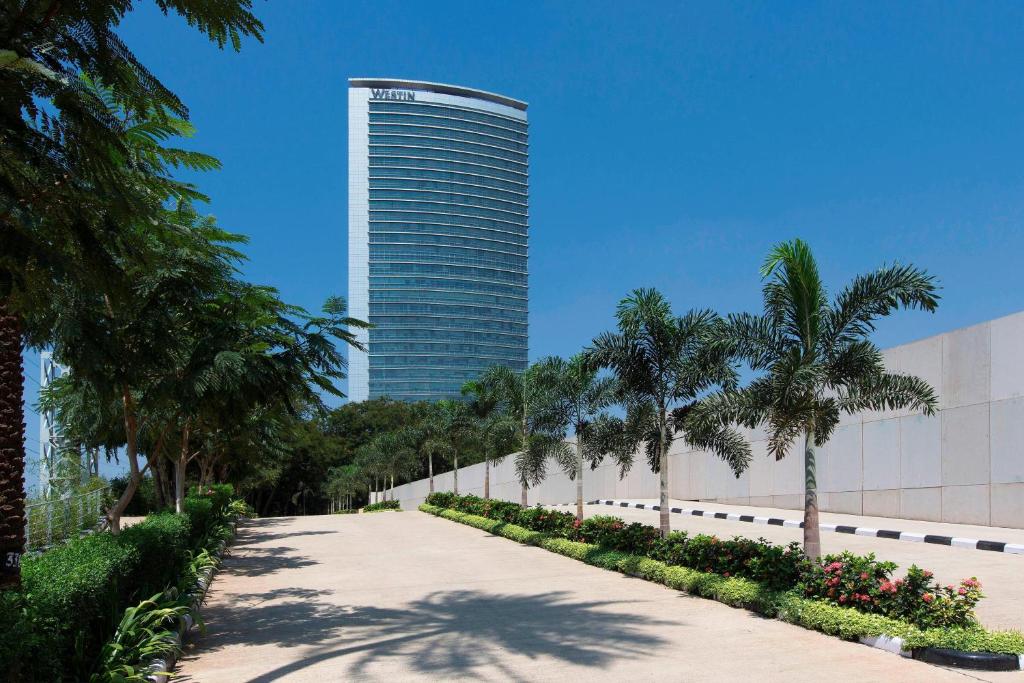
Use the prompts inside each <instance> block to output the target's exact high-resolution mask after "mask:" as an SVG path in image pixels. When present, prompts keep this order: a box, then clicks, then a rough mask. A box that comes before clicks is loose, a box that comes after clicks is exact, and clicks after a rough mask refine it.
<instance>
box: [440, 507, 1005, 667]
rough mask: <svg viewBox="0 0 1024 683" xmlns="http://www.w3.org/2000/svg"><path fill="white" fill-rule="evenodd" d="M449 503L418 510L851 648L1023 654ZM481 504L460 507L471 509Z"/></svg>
mask: <svg viewBox="0 0 1024 683" xmlns="http://www.w3.org/2000/svg"><path fill="white" fill-rule="evenodd" d="M449 495H450V494H441V497H440V498H429V499H428V503H426V504H424V505H421V506H420V510H422V511H424V512H428V513H430V514H433V515H437V516H439V517H444V518H445V519H450V520H452V521H456V522H460V523H462V524H468V525H469V526H473V527H476V528H478V529H482V530H484V531H487V532H490V533H493V534H495V535H499V536H504V537H505V538H508V539H511V540H514V541H518V542H519V543H525V544H528V545H535V546H539V547H541V548H544V549H545V550H549V551H551V552H555V553H558V554H560V555H565V556H566V557H571V558H573V559H576V560H580V561H581V562H586V563H587V564H590V565H593V566H596V567H601V568H603V569H611V570H614V571H619V572H622V573H625V574H629V575H631V576H636V577H639V578H642V579H645V580H648V581H654V582H656V583H660V584H663V585H665V586H668V587H669V588H672V589H675V590H680V591H685V592H687V593H691V594H693V595H698V596H701V597H706V598H710V599H713V600H717V601H718V602H722V603H725V604H727V605H730V606H732V607H738V608H744V609H749V610H751V611H754V612H757V613H758V614H763V615H765V616H767V617H772V618H778V619H781V620H783V621H787V622H789V623H792V624H796V625H799V626H803V627H804V628H808V629H812V630H816V631H821V632H822V633H826V634H829V635H834V636H838V637H840V638H843V639H846V640H856V639H858V638H862V637H863V638H867V637H875V636H881V635H886V636H891V637H897V638H901V639H902V640H903V647H904V648H905V649H907V650H913V649H917V648H921V647H941V648H954V649H958V650H964V651H970V652H996V653H1006V654H1021V653H1024V634H1022V633H1021V632H1019V631H1015V630H1009V631H988V630H986V629H984V628H982V627H981V626H980V625H978V624H977V623H976V622H973V621H972V623H970V624H969V625H965V626H962V627H951V628H950V627H943V628H931V627H925V628H921V627H918V626H916V625H914V624H912V623H909V622H907V621H904V620H902V619H897V618H893V617H889V616H884V615H882V614H878V613H868V612H864V611H860V610H858V609H855V608H854V607H846V606H842V605H839V604H835V603H834V602H832V601H828V600H821V599H817V598H813V597H806V596H804V595H801V594H800V591H799V590H797V589H796V588H794V589H791V590H775V589H772V588H771V587H769V585H768V584H766V583H763V582H759V581H754V580H751V579H749V578H745V577H742V576H735V575H734V576H725V575H724V574H719V573H715V572H713V571H712V572H707V571H703V570H699V569H694V568H691V567H685V566H679V565H674V564H668V563H666V562H664V561H662V560H658V559H654V558H652V557H647V556H643V555H639V554H634V553H630V552H623V551H620V550H613V549H611V548H609V547H606V546H601V545H598V544H596V543H585V542H582V541H574V540H570V539H569V538H566V537H563V536H561V535H557V534H551V533H545V532H541V531H535V530H533V529H530V528H527V527H525V526H520V525H518V524H515V523H514V522H512V521H506V520H503V519H499V518H489V517H486V516H482V515H477V514H474V513H469V512H464V511H460V510H459V509H457V508H455V507H447V506H444V507H442V506H440V505H437V504H436V502H435V501H438V500H442V501H449V502H455V501H454V499H452V498H447V497H445V496H449ZM467 498H470V499H472V498H473V497H472V496H468V497H467ZM480 500H481V499H476V500H468V501H459V502H461V503H462V504H463V505H464V506H467V507H472V506H475V505H477V501H480ZM488 502H490V503H494V502H498V503H499V505H498V506H497V508H496V509H501V510H504V511H506V513H507V512H508V510H509V508H507V507H506V505H507V504H505V503H501V502H500V501H488ZM517 507H518V506H517ZM554 514H561V513H554ZM570 517H572V515H570ZM545 521H547V520H545ZM620 521H621V520H620ZM695 538H696V537H695ZM823 561H824V560H823ZM834 561H836V560H831V561H829V562H828V564H831V563H832V562H834ZM946 588H949V587H948V586H947V587H946ZM954 588H955V587H954ZM922 602H927V601H922Z"/></svg>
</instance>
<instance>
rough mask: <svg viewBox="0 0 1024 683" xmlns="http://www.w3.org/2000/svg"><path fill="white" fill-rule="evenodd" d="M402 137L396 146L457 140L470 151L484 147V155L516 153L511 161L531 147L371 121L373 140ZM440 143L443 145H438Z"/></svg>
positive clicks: (476, 135) (501, 139) (463, 133)
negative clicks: (380, 137)
mask: <svg viewBox="0 0 1024 683" xmlns="http://www.w3.org/2000/svg"><path fill="white" fill-rule="evenodd" d="M392 135H394V136H400V137H401V138H402V139H400V140H397V141H395V142H394V143H395V144H406V143H407V142H406V140H404V138H407V137H412V138H414V140H413V141H410V142H408V143H409V144H420V142H417V141H415V140H429V141H428V142H425V144H428V145H429V146H446V145H447V144H449V141H451V140H456V141H458V142H467V143H469V145H470V146H471V148H470V151H471V152H472V151H474V150H473V147H478V145H482V146H483V147H484V154H490V152H489V151H490V150H501V151H503V152H513V153H516V154H515V155H513V156H510V157H508V158H509V159H517V158H518V156H519V155H522V156H525V155H527V154H528V153H529V147H528V146H527V145H526V144H525V143H523V142H516V141H515V140H509V139H507V138H504V137H495V136H493V135H484V134H483V133H469V132H466V131H463V130H451V129H449V128H429V127H426V126H406V125H400V124H395V123H375V122H374V121H373V120H371V121H370V136H371V139H374V137H377V136H392ZM438 142H440V143H441V144H439V145H438V144H437V143H438ZM453 148H456V150H459V148H464V147H463V146H461V145H460V146H457V147H453Z"/></svg>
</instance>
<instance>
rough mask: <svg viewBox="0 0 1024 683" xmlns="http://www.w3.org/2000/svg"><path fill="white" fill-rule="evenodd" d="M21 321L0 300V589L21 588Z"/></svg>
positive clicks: (22, 483)
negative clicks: (0, 517) (0, 512)
mask: <svg viewBox="0 0 1024 683" xmlns="http://www.w3.org/2000/svg"><path fill="white" fill-rule="evenodd" d="M21 350H22V335H21V318H20V317H18V316H17V315H16V314H11V313H10V312H8V310H7V303H6V301H4V300H0V510H2V511H3V513H2V514H3V517H2V519H0V588H17V587H18V586H20V585H21V555H22V553H23V552H24V550H25V403H24V399H23V396H24V381H25V380H24V374H23V369H22V359H21Z"/></svg>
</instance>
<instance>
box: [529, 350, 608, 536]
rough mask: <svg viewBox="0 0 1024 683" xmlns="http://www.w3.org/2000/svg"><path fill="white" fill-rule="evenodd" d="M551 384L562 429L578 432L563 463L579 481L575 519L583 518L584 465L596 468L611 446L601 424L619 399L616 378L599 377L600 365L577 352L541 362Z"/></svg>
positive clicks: (556, 418)
mask: <svg viewBox="0 0 1024 683" xmlns="http://www.w3.org/2000/svg"><path fill="white" fill-rule="evenodd" d="M541 363H543V364H544V365H545V368H546V371H545V373H544V374H545V376H546V377H547V380H548V381H549V383H550V396H551V402H552V412H553V413H554V415H555V418H554V419H555V423H556V424H557V425H558V426H559V428H561V429H565V428H568V427H571V428H572V429H573V432H574V433H575V434H576V454H575V455H576V457H575V458H574V460H573V461H569V462H565V463H563V466H564V468H565V469H566V472H567V473H568V474H569V476H570V477H572V478H573V479H575V480H576V519H577V520H580V521H583V465H584V460H589V461H590V463H591V467H596V466H597V465H598V464H599V463H600V461H601V460H602V459H603V458H604V456H605V454H606V452H607V451H608V448H607V446H606V441H605V440H604V439H603V438H602V431H603V430H602V427H603V425H605V424H607V421H608V419H609V418H610V416H609V415H608V413H606V412H605V408H607V407H609V406H610V405H612V404H613V403H615V401H616V397H617V386H616V382H615V380H614V379H613V378H610V377H601V376H599V371H598V368H597V367H595V366H594V365H593V364H592V363H589V362H588V361H587V356H586V354H583V353H578V354H576V355H575V356H573V357H572V358H570V359H569V360H564V359H562V358H559V357H557V356H555V357H552V358H547V359H544V360H542V361H541Z"/></svg>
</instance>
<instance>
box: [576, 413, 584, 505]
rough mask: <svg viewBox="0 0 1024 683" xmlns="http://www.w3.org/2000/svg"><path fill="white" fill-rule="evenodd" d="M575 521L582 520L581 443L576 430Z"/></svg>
mask: <svg viewBox="0 0 1024 683" xmlns="http://www.w3.org/2000/svg"><path fill="white" fill-rule="evenodd" d="M576 521H578V522H582V521H583V445H582V444H581V443H580V433H579V432H578V431H577V432H576Z"/></svg>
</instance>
